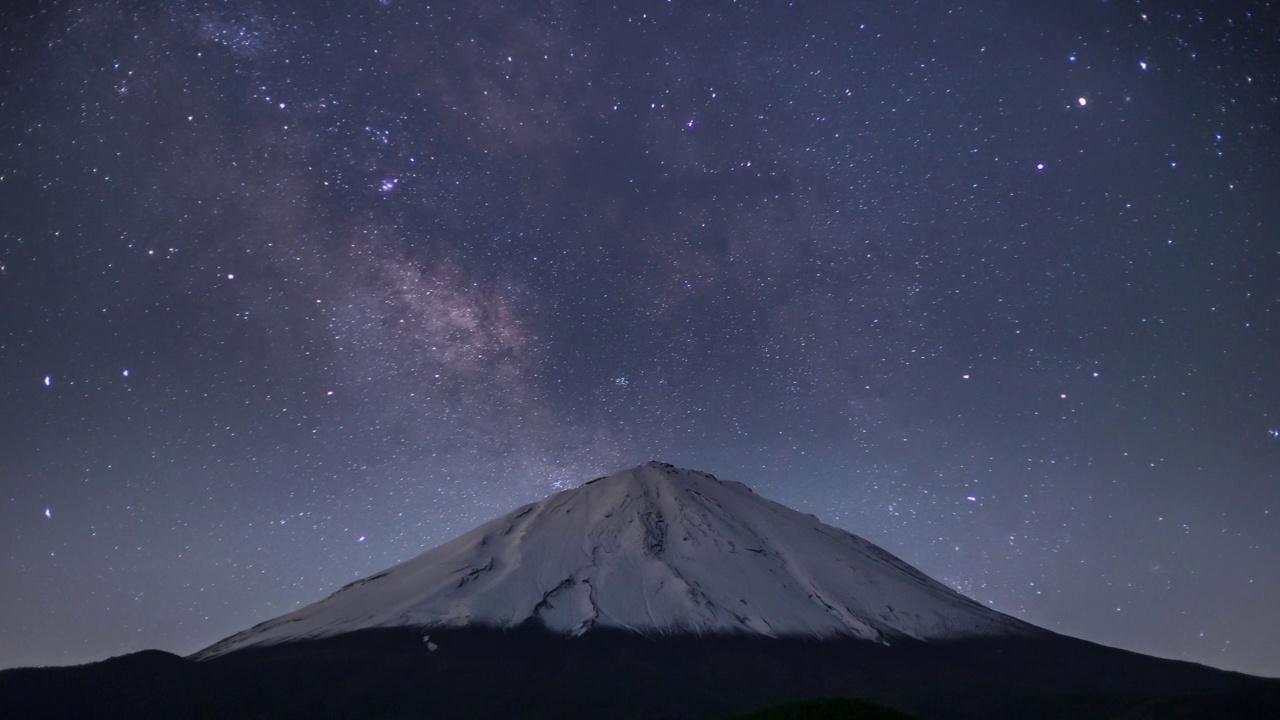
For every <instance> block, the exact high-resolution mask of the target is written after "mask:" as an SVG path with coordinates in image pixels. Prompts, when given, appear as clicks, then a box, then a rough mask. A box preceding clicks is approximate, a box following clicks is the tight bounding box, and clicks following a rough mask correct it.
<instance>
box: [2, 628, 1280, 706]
mask: <svg viewBox="0 0 1280 720" xmlns="http://www.w3.org/2000/svg"><path fill="white" fill-rule="evenodd" d="M423 636H424V634H423V633H422V632H418V631H412V630H407V629H386V630H370V631H362V632H358V633H351V634H348V635H344V636H340V637H336V638H330V639H326V640H317V641H309V642H300V643H291V644H287V645H278V646H275V647H269V648H251V649H247V650H242V651H240V652H237V653H233V654H230V655H226V656H223V657H219V658H214V659H211V660H206V661H193V660H188V659H184V658H180V657H178V656H176V655H171V654H168V653H163V652H159V651H146V652H140V653H136V654H133V655H127V656H122V657H118V658H113V659H111V660H106V661H104V662H100V663H94V664H91V665H83V666H79V667H71V668H46V669H18V670H8V671H4V672H0V708H3V712H0V714H2V715H3V716H4V717H13V718H82V717H94V718H125V717H128V718H140V717H147V718H164V717H173V718H228V717H241V718H348V717H363V718H585V717H593V718H729V717H734V716H737V715H741V714H744V713H750V712H757V711H760V710H762V709H765V708H770V707H772V706H777V705H780V704H785V703H791V702H795V701H799V700H809V699H816V698H859V699H861V700H864V701H867V702H871V703H875V704H877V705H881V706H884V707H887V708H891V709H893V710H896V711H898V712H901V713H905V714H906V715H908V716H911V717H916V718H920V719H921V720H928V719H931V718H939V719H942V718H948V719H957V720H964V719H966V718H970V719H976V718H999V719H1001V720H1016V719H1017V718H1036V719H1038V720H1047V719H1052V718H1073V719H1074V718H1116V719H1120V718H1124V719H1125V720H1145V719H1147V718H1233V719H1237V720H1239V719H1244V720H1248V719H1253V718H1257V719H1258V720H1261V719H1262V718H1267V719H1269V720H1273V719H1274V718H1280V681H1275V680H1263V679H1259V678H1253V677H1249V676H1246V675H1239V674H1234V673H1227V672H1222V671H1219V670H1213V669H1211V668H1206V667H1203V666H1199V665H1192V664H1188V663H1179V662H1173V661H1168V660H1158V659H1155V658H1150V657H1146V656H1143V655H1137V654H1134V653H1129V652H1124V651H1120V650H1114V649H1110V648H1104V647H1101V646H1098V645H1094V644H1091V643H1086V642H1083V641H1078V640H1071V639H1068V638H1061V637H1053V638H1050V639H1037V640H1020V641H1011V640H1001V641H971V642H957V643H949V644H936V643H935V644H929V645H924V644H919V643H901V644H899V645H896V646H894V647H883V646H879V645H873V644H868V643H861V642H853V641H848V640H841V641H817V640H799V639H796V640H773V639H761V638H758V637H719V638H694V637H668V638H663V639H650V638H645V637H640V636H635V635H630V634H625V633H620V632H611V631H598V630H597V631H592V632H589V633H587V634H585V635H583V636H581V637H578V638H571V639H570V638H563V637H560V636H555V635H551V634H549V633H546V632H545V631H542V630H538V629H532V628H530V629H520V630H510V631H498V630H484V629H459V630H432V631H430V636H431V642H432V643H433V644H435V645H436V646H437V649H436V650H434V651H433V650H431V649H430V647H429V645H428V643H426V642H424V640H423ZM793 707H799V708H800V709H799V710H798V711H796V712H807V710H806V707H808V708H810V709H811V708H812V707H821V705H820V704H819V705H818V706H812V705H810V706H793ZM783 712H784V713H785V712H792V711H788V710H786V709H785V708H784V709H783ZM793 716H794V717H808V715H787V714H779V715H762V716H761V717H793ZM846 716H847V717H860V716H859V715H841V716H839V717H846ZM867 717H874V716H867ZM886 717H895V715H892V714H890V715H886Z"/></svg>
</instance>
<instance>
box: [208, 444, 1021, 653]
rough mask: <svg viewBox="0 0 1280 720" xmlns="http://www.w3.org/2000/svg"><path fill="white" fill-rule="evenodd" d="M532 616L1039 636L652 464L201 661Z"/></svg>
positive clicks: (669, 625)
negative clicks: (382, 630)
mask: <svg viewBox="0 0 1280 720" xmlns="http://www.w3.org/2000/svg"><path fill="white" fill-rule="evenodd" d="M529 622H533V623H536V624H538V625H540V626H542V627H545V628H547V629H549V630H552V631H554V632H556V633H561V634H565V635H571V636H574V635H580V634H582V633H584V632H587V631H588V630H591V629H593V628H614V629H620V630H627V631H630V632H634V633H638V634H641V635H655V634H657V635H661V634H671V633H691V634H695V635H708V634H748V635H762V636H768V637H782V636H786V637H820V638H823V637H835V636H842V637H849V638H856V639H860V640H869V641H873V642H877V643H884V644H890V643H893V642H895V641H897V640H902V639H914V640H938V639H960V638H970V637H991V636H1029V635H1035V634H1037V633H1041V632H1043V631H1040V630H1038V629H1037V628H1034V627H1032V626H1030V625H1027V624H1026V623H1023V622H1021V621H1018V620H1015V619H1013V618H1011V617H1009V616H1007V615H1002V614H1000V613H997V612H995V611H993V610H990V609H988V608H985V607H983V606H981V605H979V604H978V603H976V602H974V601H972V600H970V599H968V598H966V597H964V596H962V595H960V594H958V593H956V592H954V591H953V590H951V589H950V588H947V587H946V586H944V585H942V584H941V583H938V582H936V581H935V580H933V579H931V578H929V577H928V576H926V575H924V574H923V573H921V572H920V571H918V570H916V569H915V568H912V567H911V566H909V565H907V564H906V563H904V562H902V561H901V560H899V559H898V558H896V557H894V556H893V555H891V554H889V553H888V552H886V551H884V550H882V549H881V548H879V547H877V546H875V545H873V544H871V543H870V542H867V541H866V540H863V539H862V538H859V537H857V536H856V535H851V534H849V533H847V532H845V531H843V530H840V529H837V528H834V527H831V526H830V525H825V524H823V523H822V522H820V521H819V520H818V519H817V518H815V517H813V516H811V515H804V514H802V513H799V512H796V511H795V510H791V509H790V508H787V507H784V506H782V505H779V504H778V503H775V502H772V501H770V500H766V499H764V498H762V497H760V496H759V495H756V494H755V493H754V492H752V491H751V490H750V489H749V488H747V487H746V486H745V485H742V484H741V483H737V482H726V481H723V480H718V479H716V478H715V477H714V476H712V475H709V474H707V473H702V472H697V471H691V470H682V469H678V468H675V467H673V466H671V465H667V464H664V463H659V462H650V463H647V464H645V465H641V466H640V467H637V468H633V469H630V470H625V471H623V472H620V473H617V474H615V475H611V476H608V477H603V478H598V479H596V480H592V481H591V482H589V483H587V484H585V485H583V486H582V487H579V488H575V489H572V490H566V491H564V492H561V493H558V494H556V495H553V496H551V497H549V498H547V499H545V500H542V501H540V502H536V503H533V504H531V505H526V506H524V507H522V508H519V509H517V510H515V511H513V512H511V513H510V514H508V515H504V516H503V517H500V518H498V519H496V520H493V521H492V522H489V523H487V524H485V525H481V526H480V527H478V528H476V529H474V530H472V531H471V532H468V533H466V534H464V535H462V536H461V537H458V538H457V539H455V540H453V541H452V542H448V543H446V544H444V545H441V546H440V547H437V548H435V549H433V550H429V551H427V552H425V553H423V554H422V555H419V556H418V557H416V558H414V559H412V560H409V561H407V562H404V563H402V564H400V565H397V566H395V567H393V568H391V569H389V570H386V571H383V572H380V573H377V574H376V575H373V576H371V577H369V578H366V579H364V580H360V581H358V582H354V583H352V584H350V585H347V586H346V587H344V588H342V589H341V590H339V591H338V592H336V593H334V594H333V595H331V596H329V597H328V598H325V599H324V600H321V601H320V602H317V603H315V604H313V605H309V606H307V607H304V608H302V609H300V610H297V611H295V612H292V613H289V614H288V615H284V616H282V617H279V618H276V619H275V620H270V621H268V622H265V623H262V624H260V625H258V626H256V627H254V628H251V629H249V630H247V631H245V632H242V633H239V634H237V635H233V636H232V637H230V638H227V639H226V640H223V641H222V642H219V643H217V644H216V645H214V646H212V647H210V648H208V649H206V650H204V651H202V652H200V653H197V655H196V657H197V658H209V657H214V656H217V655H220V654H223V653H227V652H232V651H235V650H239V649H242V648H245V647H249V646H253V645H259V644H272V643H279V642H288V641H297V640H306V639H315V638H320V637H326V636H332V635H337V634H340V633H345V632H351V631H354V630H363V629H368V628H378V627H403V626H411V627H443V628H456V627H470V626H476V627H489V628H512V627H517V626H520V625H523V624H525V623H529Z"/></svg>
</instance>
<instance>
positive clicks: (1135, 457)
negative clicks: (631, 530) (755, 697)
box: [0, 0, 1280, 675]
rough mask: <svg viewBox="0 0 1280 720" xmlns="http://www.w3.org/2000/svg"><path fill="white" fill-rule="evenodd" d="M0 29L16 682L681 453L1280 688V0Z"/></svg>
mask: <svg viewBox="0 0 1280 720" xmlns="http://www.w3.org/2000/svg"><path fill="white" fill-rule="evenodd" d="M3 12H4V14H3V16H0V17H2V18H3V22H0V33H2V35H0V667H8V666H16V665H33V664H66V663H79V662H86V661H91V660H97V659H102V658H105V657H108V656H111V655H116V654H120V653H124V652H129V651H134V650H138V649H142V648H148V647H156V648H161V649H165V650H169V651H172V652H178V653H189V652H193V651H195V650H197V649H199V648H201V647H204V646H205V645H208V644H210V643H212V642H213V641H215V640H218V639H220V638H222V637H225V636H227V635H229V634H231V633H233V632H236V631H238V630H241V629H244V628H246V627H249V626H250V625H253V624H254V623H257V622H259V621H262V620H265V619H268V618H271V617H274V616H276V615H279V614H281V613H284V612H286V611H289V610H291V609H294V608H296V607H298V606H300V605H301V604H304V603H308V602H312V601H315V600H318V599H320V598H322V597H324V596H325V595H327V594H328V593H330V592H332V591H334V590H336V589H337V588H338V587H340V586H341V585H343V584H345V583H347V582H350V581H352V580H354V579H357V578H359V577H362V576H366V575H368V574H371V573H373V572H375V571H378V570H381V569H383V568H385V567H387V566H390V565H392V564H395V563H398V562H401V561H403V560H406V559H408V558H410V557H412V556H414V555H416V554H418V553H419V552H421V551H423V550H425V549H427V548H429V547H432V546H434V545H436V544H438V543H440V542H443V541H445V540H448V539H450V538H451V537H453V536H455V535H457V534H459V533H461V532H463V531H465V530H467V529H470V528H471V527H472V526H474V525H476V524H478V523H480V522H482V521H485V520H487V519H490V518H492V517H495V516H497V515H499V514H502V513H505V512H507V511H509V510H511V509H513V508H515V507H516V506H518V505H520V504H523V503H525V502H530V501H533V500H536V499H539V498H541V497H543V496H545V495H547V494H550V493H552V492H554V491H557V490H559V489H564V488H568V487H573V486H576V485H578V484H580V483H581V482H583V481H585V480H587V479H589V478H591V477H594V476H596V475H600V474H605V473H608V472H612V471H616V470H619V469H622V468H625V467H629V466H633V465H637V464H639V463H642V462H645V461H647V460H650V459H660V460H664V461H667V462H672V463H675V464H677V465H680V466H683V467H689V468H696V469H701V470H706V471H709V472H713V473H716V474H717V475H718V476H720V477H725V478H730V479H735V480H740V481H742V482H745V483H746V484H748V485H750V486H752V487H753V488H754V489H756V491H757V492H759V493H760V494H762V495H764V496H766V497H769V498H772V499H775V500H778V501H779V502H782V503H784V504H787V505H790V506H792V507H795V508H797V509H800V510H803V511H805V512H812V513H814V514H816V515H817V516H818V517H820V518H821V519H822V520H824V521H826V522H828V523H831V524H834V525H837V526H840V527H843V528H846V529H848V530H850V531H852V532H854V533H856V534H859V535H862V536H863V537H866V538H868V539H870V540H872V541H873V542H876V543H879V544H881V545H882V546H884V547H885V548H887V549H889V550H890V551H892V552H894V553H896V554H897V555H899V556H901V557H902V558H904V559H905V560H907V561H908V562H910V563H912V564H914V565H916V566H917V567H919V568H921V569H922V570H924V571H925V572H927V573H929V574H931V575H933V576H934V577H936V578H938V579H939V580H941V581H943V582H945V583H947V584H949V585H950V586H952V587H954V588H956V589H957V590H959V591H961V592H964V593H966V594H968V595H970V596H972V597H974V598H976V599H978V600H979V601H981V602H983V603H986V604H989V605H990V606H991V607H994V608H996V609H998V610H1001V611H1004V612H1007V613H1010V614H1013V615H1016V616H1017V617H1020V618H1022V619H1025V620H1027V621H1030V622H1032V623H1036V624H1039V625H1042V626H1044V627H1047V628H1050V629H1053V630H1056V631H1059V632H1063V633H1067V634H1071V635H1076V636H1080V637H1083V638H1087V639H1090V640H1095V641H1099V642H1103V643H1106V644H1111V645H1117V646H1121V647H1125V648H1130V649H1133V650H1137V651H1141V652H1146V653H1152V654H1156V655H1160V656H1165V657H1173V658H1181V659H1187V660H1194V661H1197V662H1202V663H1207V664H1210V665H1214V666H1218V667H1223V668H1230V669H1237V670H1244V671H1249V672H1253V673H1260V674H1269V675H1280V651H1278V650H1277V648H1280V613H1277V612H1276V611H1275V607H1276V606H1277V604H1278V603H1280V561H1278V560H1277V558H1280V373H1278V372H1277V368H1278V367H1280V235H1278V230H1277V228H1280V202H1277V200H1280V170H1278V168H1280V139H1278V138H1280V132H1278V131H1280V128H1277V124H1278V123H1280V77H1278V72H1280V43H1278V42H1277V38H1280V22H1278V21H1277V15H1278V13H1277V12H1276V8H1275V7H1273V4H1272V3H1270V2H1239V3H1211V2H1207V1H1205V2H1188V1H1186V0H1172V1H1171V2H1159V3H1156V2H1150V3H1141V2H1137V1H1136V0H1110V1H1103V0H1072V1H1066V0H1046V2H1037V3H1025V2H1019V1H1016V0H1005V1H993V0H989V1H978V0H974V1H971V2H959V1H958V0H938V1H937V2H896V3H883V2H870V1H866V2H864V1H862V0H850V1H845V2H834V1H832V2H803V3H799V2H797V3H786V2H780V1H779V2H766V1H764V0H742V1H739V2H732V1H730V0H714V1H713V0H670V1H669V0H639V1H637V2H629V3H620V4H617V5H610V4H609V3H602V2H588V1H586V0H555V1H552V2H543V3H533V2H506V1H503V0H475V1H468V2H448V1H446V2H439V3H432V4H426V3H419V2H409V1H408V0H383V1H381V2H380V1H378V0H353V1H347V0H344V1H343V2H337V1H319V0H316V1H308V2H292V3H291V2H274V3H271V2H265V0H237V1H234V2H233V1H230V0H212V1H210V2H195V1H194V0H174V1H173V2H163V3H161V2H135V1H129V0H78V1H77V0H49V1H46V2H32V1H30V0H28V1H25V2H20V3H6V9H5V10H4V11H3Z"/></svg>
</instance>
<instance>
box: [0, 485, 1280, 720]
mask: <svg viewBox="0 0 1280 720" xmlns="http://www.w3.org/2000/svg"><path fill="white" fill-rule="evenodd" d="M817 698H837V699H840V700H838V701H837V702H839V703H845V704H844V705H837V706H832V705H823V706H822V708H823V709H822V710H820V711H819V710H814V709H813V708H812V707H810V708H809V709H806V708H805V707H804V706H801V707H799V708H796V707H793V706H791V705H788V704H790V703H795V702H797V701H809V700H814V699H817ZM863 703H874V704H876V705H879V706H881V707H880V708H878V709H877V708H875V707H868V706H867V705H865V704H863ZM780 704H782V705H780ZM775 706H778V707H777V708H776V709H774V710H766V711H764V712H765V714H761V715H758V716H757V715H752V716H751V717H753V718H754V717H759V718H765V717H770V718H783V717H817V716H821V717H850V718H852V717H858V718H897V719H901V718H904V717H907V718H916V719H917V720H933V719H937V720H942V719H943V718H948V719H960V720H966V719H967V720H995V719H997V718H998V719H1000V720H1019V719H1023V718H1025V719H1027V720H1030V719H1031V718H1037V719H1040V720H1044V719H1054V718H1060V719H1063V720H1065V719H1066V718H1080V717H1089V718H1109V719H1113V720H1120V719H1122V718H1123V719H1124V720H1149V719H1153V718H1202V717H1232V718H1236V719H1256V720H1261V719H1262V718H1267V719H1269V720H1270V719H1273V718H1276V717H1280V680H1268V679H1263V678H1255V677H1249V676H1246V675H1240V674H1237V673H1229V672H1224V671H1221V670H1215V669H1212V668H1207V667H1204V666H1201V665H1194V664H1191V663H1185V662H1177V661H1172V660H1162V659H1158V658H1153V657H1149V656H1145V655H1140V654H1137V653H1132V652H1128V651H1124V650H1118V649H1115V648H1109V647H1105V646H1102V645H1097V644H1094V643H1090V642H1086V641H1083V640H1078V639H1075V638H1070V637H1066V636H1063V635H1059V634H1057V633H1053V632H1050V631H1048V630H1044V629H1041V628H1037V627H1034V626H1032V625H1029V624H1027V623H1024V622H1022V621H1020V620H1017V619H1015V618H1012V617H1009V616H1007V615H1004V614H1001V613H998V612H995V611H994V610H991V609H989V608H986V607H984V606H982V605H980V604H978V603H977V602H974V601H973V600H970V599H968V598H966V597H964V596H962V595H960V594H958V593H956V592H954V591H953V590H951V589H950V588H948V587H946V586H945V585H943V584H941V583H939V582H937V581H935V580H933V579H931V578H929V577H928V576H926V575H924V574H923V573H921V572H920V571H918V570H916V569H914V568H912V567H911V566H910V565H908V564H906V563H904V562H903V561H902V560H899V559H898V558H896V557H894V556H893V555H891V554H890V553H888V552H886V551H885V550H883V549H881V548H879V547H877V546H876V545H874V544H872V543H870V542H867V541H866V540H864V539H862V538H859V537H857V536H856V535H852V534H850V533H848V532H845V531H843V530H840V529H837V528H834V527H831V526H829V525H825V524H823V523H822V522H820V521H819V520H818V519H817V518H815V517H813V516H811V515H805V514H802V513H799V512H796V511H794V510H791V509H788V508H786V507H784V506H782V505H779V504H777V503H775V502H772V501H770V500H767V499H764V498H762V497H760V496H758V495H756V494H755V493H754V492H752V491H751V490H750V489H748V488H747V487H746V486H745V485H742V484H740V483H737V482H730V481H723V480H719V479H716V478H715V477H713V476H712V475H709V474H706V473H703V472H697V471H692V470H681V469H678V468H675V467H673V466H671V465H667V464H664V463H658V462H650V463H646V464H645V465H641V466H639V467H636V468H632V469H630V470H624V471H622V472H619V473H617V474H614V475H610V476H607V477H603V478H597V479H596V480H592V481H591V482H588V483H586V484H584V485H583V486H581V487H578V488H575V489H572V490H566V491H564V492H561V493H558V494H556V495H553V496H551V497H548V498H546V499H545V500H542V501H540V502H536V503H532V504H530V505H526V506H524V507H521V508H518V509H516V510H514V511H512V512H511V513H509V514H507V515H504V516H502V517H500V518H497V519H496V520H492V521H490V522H488V523H485V524H484V525H481V526H480V527H477V528H475V529H474V530H472V531H470V532H468V533H466V534H464V535H462V536H460V537H458V538H456V539H454V540H453V541H451V542H448V543H445V544H443V545H441V546H439V547H437V548H435V549H432V550H428V551H427V552H425V553H423V554H421V555H419V556H417V557H415V558H413V559H411V560H408V561H406V562H404V563H401V564H399V565H396V566H394V567H392V568H390V569H388V570H385V571H383V572H380V573H377V574H374V575H372V576H370V577H368V578H365V579H363V580H359V581H357V582H354V583H351V584H350V585H347V586H346V587H344V588H342V589H341V590H339V591H337V592H335V593H333V594H332V595H330V596H329V597H327V598H325V599H323V600H320V601H319V602H316V603H314V604H311V605H308V606H305V607H302V608H300V609H298V610H296V611H294V612H291V613H288V614H286V615H283V616H281V617H278V618H275V619H273V620H268V621H266V622H263V623H261V624H259V625H256V626H254V627H252V628H250V629H248V630H245V631H243V632H240V633H237V634H235V635H232V636H230V637H228V638H226V639H224V640H221V641H219V642H217V643H214V644H213V645H211V646H209V647H207V648H205V649H203V650H201V651H199V652H197V653H195V654H194V655H191V656H189V657H186V658H182V657H178V656H176V655H172V654H169V653H164V652H160V651H155V650H149V651H143V652H140V653H134V654H132V655H125V656H121V657H118V658H112V659H109V660H105V661H102V662H100V663H93V664H90V665H85V666H80V667H72V668H41V669H36V668H26V669H17V670H6V671H0V707H3V708H5V711H6V717H8V716H12V717H24V718H27V717H31V718H59V719H61V718H80V717H120V718H126V717H155V718H164V717H181V718H210V719H212V718H224V717H253V718H258V719H259V720H265V719H268V718H285V717H287V718H297V717H308V718H325V717H330V718H345V717H367V718H409V717H431V718H469V719H470V718H495V719H496V718H551V717H556V718H560V717H602V718H641V717H643V718H672V719H679V718H733V717H738V716H740V715H742V714H743V713H748V712H755V711H760V710H761V709H763V708H771V707H775ZM833 708H834V709H833ZM807 712H808V713H816V712H821V713H825V714H821V715H818V714H808V715H806V714H805V713H807ZM840 712H843V713H844V714H839V713H840ZM770 713H772V714H770ZM902 713H906V715H903V714H902Z"/></svg>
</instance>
